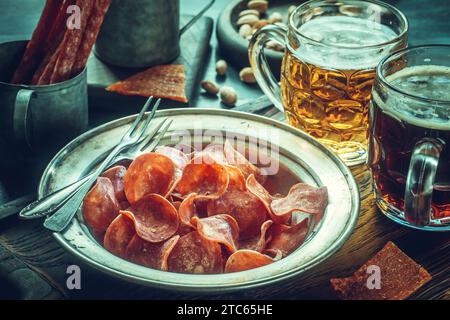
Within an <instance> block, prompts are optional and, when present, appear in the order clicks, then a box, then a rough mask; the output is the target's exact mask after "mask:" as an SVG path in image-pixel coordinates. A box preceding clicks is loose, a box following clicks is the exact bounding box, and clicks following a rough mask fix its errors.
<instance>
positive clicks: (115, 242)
mask: <svg viewBox="0 0 450 320" xmlns="http://www.w3.org/2000/svg"><path fill="white" fill-rule="evenodd" d="M135 235H136V231H135V230H134V225H133V221H132V220H131V219H129V218H128V217H126V216H124V215H122V214H119V215H118V216H117V218H115V219H114V221H113V222H111V224H110V225H109V227H108V229H107V230H106V233H105V237H104V240H103V245H104V247H105V249H106V250H108V251H109V252H111V253H113V254H115V255H117V256H119V257H122V258H127V254H126V249H127V246H128V243H129V242H130V241H131V239H132V238H133V237H134V236H135Z"/></svg>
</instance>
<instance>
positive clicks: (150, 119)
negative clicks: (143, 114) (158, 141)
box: [141, 98, 161, 134]
mask: <svg viewBox="0 0 450 320" xmlns="http://www.w3.org/2000/svg"><path fill="white" fill-rule="evenodd" d="M160 104H161V98H159V99H158V100H156V103H155V105H154V106H153V109H152V112H151V113H150V114H149V115H148V117H147V119H146V120H145V122H144V124H143V125H142V131H141V134H143V133H145V131H147V128H148V126H149V124H150V121H152V119H153V118H154V117H155V113H156V110H158V108H159V105H160Z"/></svg>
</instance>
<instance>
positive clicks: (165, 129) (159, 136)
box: [141, 120, 173, 152]
mask: <svg viewBox="0 0 450 320" xmlns="http://www.w3.org/2000/svg"><path fill="white" fill-rule="evenodd" d="M172 122H173V120H170V121H169V123H167V124H166V125H165V126H164V128H163V129H161V131H160V132H159V133H158V136H157V137H156V138H155V139H154V140H153V141H151V143H150V145H149V142H150V141H148V142H147V144H146V145H144V146H143V147H142V148H141V151H144V150H146V149H147V151H149V152H151V151H153V149H155V148H156V146H157V145H158V144H159V142H160V141H161V139H162V138H163V137H164V136H165V134H166V132H167V130H169V128H170V126H171V125H172ZM147 146H148V147H147Z"/></svg>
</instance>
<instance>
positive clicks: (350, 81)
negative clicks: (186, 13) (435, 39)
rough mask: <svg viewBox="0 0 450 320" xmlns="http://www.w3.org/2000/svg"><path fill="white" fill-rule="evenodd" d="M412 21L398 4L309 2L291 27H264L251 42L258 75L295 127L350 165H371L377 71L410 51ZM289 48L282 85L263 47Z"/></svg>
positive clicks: (291, 21)
mask: <svg viewBox="0 0 450 320" xmlns="http://www.w3.org/2000/svg"><path fill="white" fill-rule="evenodd" d="M407 31H408V22H407V20H406V18H405V16H404V15H403V14H402V13H401V12H400V11H398V10H397V9H395V8H394V7H392V6H390V5H388V4H386V3H383V2H379V1H376V0H373V1H353V0H342V1H330V0H324V1H309V2H306V3H304V4H302V5H300V6H299V7H297V9H296V10H295V11H294V12H293V13H292V14H291V16H290V18H289V23H288V27H287V28H286V27H284V26H282V25H270V26H266V27H264V28H262V29H260V30H259V31H258V32H256V34H255V35H254V36H253V38H252V40H251V41H250V45H249V59H250V64H251V66H252V68H253V71H254V74H255V77H256V79H257V81H258V83H259V85H260V87H261V89H262V90H263V91H264V93H265V94H266V95H267V96H268V97H269V98H270V99H271V100H272V102H273V103H274V104H275V106H276V107H278V109H280V110H283V109H284V112H285V114H286V118H287V119H288V121H289V123H290V124H291V125H293V126H294V127H297V128H300V129H302V130H303V131H306V132H307V133H308V134H310V135H311V136H313V137H314V138H316V139H318V140H319V141H320V142H321V143H323V144H325V145H327V146H328V147H330V148H331V149H332V150H333V151H334V152H335V153H336V154H337V155H339V156H340V157H341V159H343V160H344V162H345V163H346V164H347V165H356V164H360V163H363V162H365V161H366V159H367V145H368V126H369V121H368V113H369V103H370V96H371V90H372V83H373V80H374V78H375V68H376V66H377V64H378V63H379V62H380V61H381V59H382V58H384V57H385V56H387V55H388V54H389V53H391V52H393V51H396V50H398V49H401V48H404V47H406V43H407ZM269 40H276V41H278V42H280V43H283V44H285V46H286V52H285V55H284V59H283V65H282V70H281V79H280V80H281V87H280V85H279V84H278V81H277V80H276V79H275V78H274V76H273V74H272V73H271V72H270V69H269V67H268V65H267V62H266V59H265V57H264V44H265V43H266V42H267V41H269Z"/></svg>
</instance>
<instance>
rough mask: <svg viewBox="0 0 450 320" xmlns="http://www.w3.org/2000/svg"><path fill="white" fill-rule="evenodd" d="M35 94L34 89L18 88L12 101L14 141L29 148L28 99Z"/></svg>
mask: <svg viewBox="0 0 450 320" xmlns="http://www.w3.org/2000/svg"><path fill="white" fill-rule="evenodd" d="M34 95H35V92H34V90H29V89H20V90H19V91H18V92H17V95H16V100H15V102H14V115H13V131H14V137H15V139H16V142H17V143H19V144H21V145H27V146H28V147H29V148H31V141H30V137H29V132H30V131H29V117H30V111H29V107H30V101H31V98H32V97H33V96H34Z"/></svg>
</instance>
